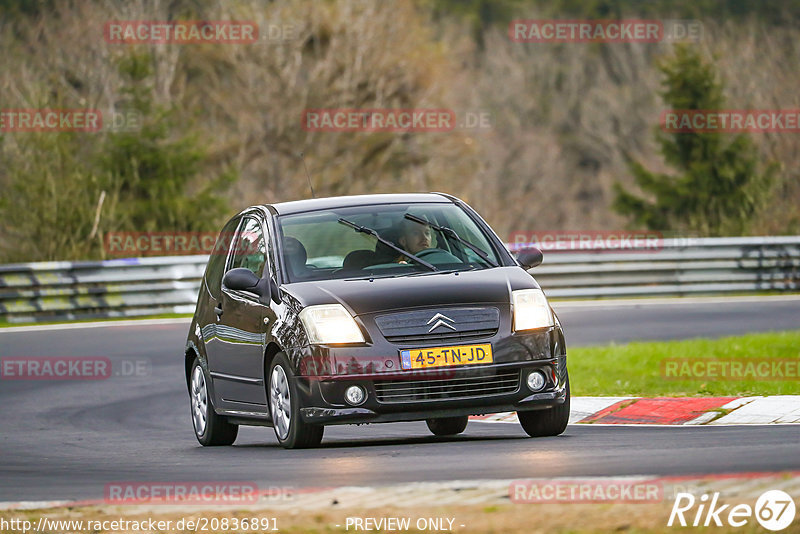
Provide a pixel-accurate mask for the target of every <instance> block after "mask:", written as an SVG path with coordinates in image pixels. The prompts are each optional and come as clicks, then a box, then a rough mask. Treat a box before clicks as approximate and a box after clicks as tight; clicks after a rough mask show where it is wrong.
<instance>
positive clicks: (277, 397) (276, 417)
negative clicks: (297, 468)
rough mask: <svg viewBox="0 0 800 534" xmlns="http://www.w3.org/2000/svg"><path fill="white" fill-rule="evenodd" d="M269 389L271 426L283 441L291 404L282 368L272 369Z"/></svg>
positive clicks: (286, 432)
mask: <svg viewBox="0 0 800 534" xmlns="http://www.w3.org/2000/svg"><path fill="white" fill-rule="evenodd" d="M269 383H270V387H269V401H270V402H269V406H270V412H271V413H272V424H273V425H274V427H275V433H276V434H277V436H278V438H279V439H281V440H285V439H286V438H287V436H288V435H289V426H290V424H291V422H292V403H291V397H290V394H289V381H288V379H287V378H286V373H285V372H284V370H283V367H281V366H280V365H276V366H275V368H274V369H272V376H271V377H270V381H269Z"/></svg>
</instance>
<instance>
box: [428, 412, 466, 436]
mask: <svg viewBox="0 0 800 534" xmlns="http://www.w3.org/2000/svg"><path fill="white" fill-rule="evenodd" d="M425 422H426V423H427V424H428V429H429V430H430V431H431V432H433V434H434V435H436V436H455V435H456V434H461V433H462V432H463V431H464V429H465V428H467V423H468V422H469V417H467V416H466V415H463V416H458V417H437V418H435V419H426V420H425Z"/></svg>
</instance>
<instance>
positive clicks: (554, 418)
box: [517, 375, 569, 438]
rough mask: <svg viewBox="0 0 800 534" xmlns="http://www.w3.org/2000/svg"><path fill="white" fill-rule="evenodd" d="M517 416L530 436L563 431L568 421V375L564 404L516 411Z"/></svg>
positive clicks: (538, 436) (535, 436) (542, 435)
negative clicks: (541, 408) (543, 408)
mask: <svg viewBox="0 0 800 534" xmlns="http://www.w3.org/2000/svg"><path fill="white" fill-rule="evenodd" d="M517 416H518V417H519V423H520V424H521V425H522V428H523V429H524V430H525V432H527V433H528V435H529V436H530V437H532V438H541V437H545V436H558V435H559V434H561V433H563V432H564V430H566V428H567V423H568V422H569V375H567V398H566V400H565V401H564V404H559V405H558V406H554V407H553V408H549V409H546V410H532V411H521V412H517Z"/></svg>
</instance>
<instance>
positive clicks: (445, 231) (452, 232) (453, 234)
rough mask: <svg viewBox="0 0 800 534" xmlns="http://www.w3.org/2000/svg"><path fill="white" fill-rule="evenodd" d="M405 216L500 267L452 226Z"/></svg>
mask: <svg viewBox="0 0 800 534" xmlns="http://www.w3.org/2000/svg"><path fill="white" fill-rule="evenodd" d="M405 217H406V219H408V220H410V221H414V222H415V223H419V224H424V225H425V226H430V227H431V228H433V229H434V230H438V231H439V232H441V233H443V234H444V235H449V236H450V237H452V238H453V239H455V240H456V241H458V242H459V243H461V244H462V245H466V246H468V247H469V248H471V249H472V251H473V252H474V253H475V254H477V255H478V256H480V257H481V259H482V260H483V261H485V262H486V263H488V264H489V265H491V266H492V267H498V264H497V262H496V261H494V260H493V259H492V258H490V257H489V255H488V254H487V253H486V252H484V251H483V250H482V249H480V248H478V247H476V246H475V245H473V244H472V243H470V242H469V241H467V240H466V239H464V238H463V237H461V236H460V235H458V234H457V233H456V231H455V230H453V229H452V228H450V227H447V226H440V225H438V224H435V223H432V222H429V221H426V220H425V219H423V218H422V217H417V216H416V215H411V214H410V213H406V215H405ZM339 220H340V221H341V219H339Z"/></svg>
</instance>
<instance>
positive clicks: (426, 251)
mask: <svg viewBox="0 0 800 534" xmlns="http://www.w3.org/2000/svg"><path fill="white" fill-rule="evenodd" d="M437 252H443V251H442V249H440V248H426V249H423V250H420V251H419V252H417V253H416V254H414V255H415V256H416V257H418V258H424V257H425V256H430V255H431V254H435V253H437Z"/></svg>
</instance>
